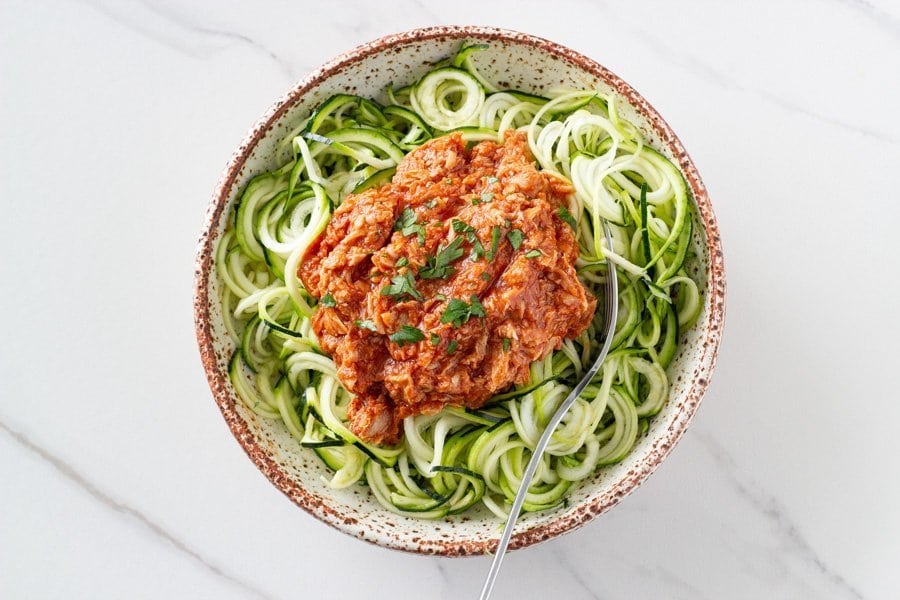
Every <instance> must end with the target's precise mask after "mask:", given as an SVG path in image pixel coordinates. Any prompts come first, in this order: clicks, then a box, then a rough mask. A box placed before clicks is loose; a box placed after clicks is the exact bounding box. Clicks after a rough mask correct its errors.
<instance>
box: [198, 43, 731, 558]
mask: <svg viewBox="0 0 900 600" xmlns="http://www.w3.org/2000/svg"><path fill="white" fill-rule="evenodd" d="M463 41H475V42H486V43H488V44H489V45H490V48H489V49H488V50H486V51H484V52H482V53H480V54H479V55H478V57H477V59H478V60H477V63H478V66H479V69H481V70H482V72H483V73H484V74H485V75H486V76H487V77H488V79H490V80H492V81H496V82H498V83H499V84H500V86H501V87H507V88H514V89H519V90H523V91H527V92H535V93H541V92H542V91H545V90H547V89H549V88H554V87H558V86H567V87H572V88H577V89H588V88H597V89H599V90H602V91H603V92H606V93H609V92H614V93H615V94H616V95H617V96H618V98H620V99H621V104H620V112H621V114H622V115H623V116H624V117H625V118H627V119H629V120H630V121H632V122H633V123H635V124H636V125H638V126H639V127H640V129H641V130H642V131H643V133H644V135H645V136H646V139H647V141H648V143H649V144H650V145H651V146H653V147H654V148H655V149H657V150H659V151H660V152H662V153H663V154H665V155H666V156H667V157H669V158H670V159H672V160H673V161H674V162H675V163H676V164H678V166H679V167H680V168H681V170H682V172H683V173H684V175H685V178H686V180H687V182H688V186H689V188H690V190H691V192H692V194H693V198H694V201H695V203H696V214H695V215H694V219H695V223H696V224H697V225H700V226H699V227H695V228H694V230H695V235H694V240H693V243H694V246H695V250H696V253H697V256H698V261H697V263H698V265H697V266H696V270H697V273H696V275H697V276H698V280H699V281H700V282H701V285H700V290H701V292H702V293H703V298H704V306H703V310H702V313H701V314H700V318H699V319H698V321H697V324H696V325H694V327H692V328H691V329H690V330H689V331H687V332H684V333H683V334H682V336H681V338H682V339H681V340H680V350H679V353H678V355H677V357H676V358H675V360H674V361H673V362H672V364H671V365H670V367H669V370H668V374H669V378H670V381H671V390H670V397H669V399H668V402H667V403H666V405H665V407H664V408H663V409H662V411H661V412H660V413H659V414H658V415H656V416H655V417H654V418H653V419H652V420H651V421H650V427H649V430H648V431H647V432H646V433H645V434H644V435H643V436H642V437H640V438H639V439H638V441H637V444H636V446H635V447H634V449H633V450H632V451H631V453H630V454H628V456H627V457H626V458H625V460H624V461H622V462H621V463H619V464H616V465H612V466H609V467H605V468H603V469H602V470H600V471H598V472H597V473H596V474H595V475H594V476H593V477H591V478H590V479H588V480H586V481H585V482H582V484H581V485H579V486H577V487H574V488H573V490H572V491H571V494H570V496H569V501H568V503H567V505H566V506H562V507H559V508H557V509H554V510H549V511H546V512H541V513H529V514H525V515H523V516H522V518H521V519H520V520H519V526H518V529H517V531H518V532H517V533H516V535H515V536H514V537H513V539H512V543H511V546H510V547H511V548H521V547H524V546H528V545H530V544H534V543H536V542H540V541H543V540H547V539H550V538H552V537H555V536H557V535H560V534H562V533H565V532H567V531H571V530H573V529H575V528H577V527H579V526H581V525H583V524H584V523H587V522H588V521H590V520H591V519H592V518H594V517H595V516H597V515H599V514H601V513H603V512H604V511H606V510H609V509H610V508H611V507H612V506H614V505H615V504H616V503H618V502H619V501H620V500H621V499H622V498H623V497H624V496H626V495H627V494H628V493H629V492H631V491H632V490H634V489H635V488H636V487H637V486H638V485H640V484H641V483H642V482H643V481H644V480H645V479H646V478H647V477H648V476H649V475H650V473H652V472H653V471H654V470H655V469H656V467H657V466H658V465H659V464H660V462H662V460H663V459H664V458H665V457H666V456H667V455H668V454H669V452H670V451H671V450H672V448H673V446H674V445H675V443H676V442H677V441H678V439H679V438H680V437H681V436H682V434H683V433H684V431H685V429H686V428H687V426H688V424H689V423H690V421H691V418H692V417H693V415H694V413H695V412H696V410H697V407H698V405H699V403H700V400H701V397H702V396H703V393H704V392H705V390H706V387H707V385H708V382H709V377H710V374H711V372H712V369H713V366H714V364H715V360H716V353H717V351H718V347H719V339H720V336H721V332H722V325H723V321H724V317H725V310H724V299H725V277H724V263H723V259H722V249H721V244H720V241H719V232H718V227H717V225H716V220H715V216H714V215H713V212H712V207H711V206H710V203H709V198H708V197H707V194H706V189H705V188H704V186H703V183H702V182H701V181H700V176H699V175H698V173H697V170H696V168H695V167H694V164H693V163H692V162H691V159H690V158H689V157H688V155H687V152H685V150H684V148H683V147H682V145H681V142H680V141H679V140H678V138H677V137H676V136H675V134H674V132H672V130H671V129H670V128H669V126H668V125H667V124H666V122H665V121H663V119H662V117H660V116H659V114H658V113H657V112H656V110H654V109H653V107H651V106H650V104H649V103H647V101H646V100H644V98H643V97H641V96H640V95H639V94H638V93H637V92H636V91H635V90H634V89H632V88H631V86H629V85H628V84H627V83H625V82H624V81H622V80H621V79H620V78H619V77H617V76H616V75H614V74H613V73H611V72H609V71H608V70H607V69H605V68H604V67H602V66H601V65H599V64H598V63H596V62H594V61H593V60H591V59H589V58H587V57H585V56H583V55H581V54H578V53H577V52H574V51H572V50H570V49H568V48H565V47H563V46H560V45H558V44H555V43H553V42H550V41H547V40H543V39H540V38H536V37H533V36H530V35H526V34H523V33H517V32H512V31H505V30H501V29H494V28H489V27H434V28H429V29H418V30H414V31H409V32H406V33H401V34H397V35H392V36H388V37H385V38H381V39H379V40H376V41H374V42H371V43H368V44H365V45H363V46H360V47H358V48H356V49H354V50H352V51H350V52H348V53H346V54H343V55H341V56H339V57H338V58H336V59H335V60H333V61H331V62H329V63H327V64H326V65H324V66H322V67H320V68H319V69H317V70H316V71H314V72H312V73H311V74H309V75H308V76H307V77H306V78H304V79H303V80H302V81H300V82H299V83H298V84H297V85H296V86H295V87H294V88H293V89H292V90H291V91H290V92H289V93H288V94H287V95H286V96H284V97H283V98H282V99H281V100H279V101H277V102H276V103H275V104H274V105H273V106H272V107H271V108H270V109H269V110H268V111H267V112H266V113H265V115H264V116H263V117H262V118H261V119H260V120H259V121H258V122H257V123H256V124H255V125H254V126H253V128H252V129H251V130H250V133H249V134H248V135H247V137H246V138H245V139H244V141H243V142H242V143H241V145H240V147H239V148H238V149H237V151H236V152H235V153H234V156H233V158H232V159H231V161H230V162H229V164H228V166H227V167H226V169H225V171H224V172H223V174H222V177H221V179H220V181H219V184H218V185H217V187H216V190H215V193H214V194H213V197H212V201H211V203H210V206H209V211H208V214H207V218H206V224H205V226H204V229H203V234H202V236H201V238H200V244H199V250H198V254H197V264H196V274H195V296H194V315H195V322H196V332H197V340H198V342H199V345H200V354H201V357H202V359H203V364H204V366H205V368H206V374H207V377H208V379H209V384H210V387H211V388H212V391H213V395H214V396H215V399H216V402H217V403H218V405H219V408H220V409H221V411H222V414H223V416H224V417H225V420H226V421H227V422H228V426H229V427H230V428H231V431H232V432H233V433H234V436H235V438H237V440H238V442H239V443H240V444H241V446H242V447H243V448H244V450H245V451H246V452H247V455H248V456H249V457H250V458H251V460H253V462H254V463H255V464H256V465H257V467H259V469H260V470H261V471H262V472H263V473H264V474H265V475H266V477H268V478H269V480H270V481H271V482H272V483H273V484H274V485H275V486H276V487H277V488H278V489H280V490H281V491H282V492H284V493H285V494H286V495H287V496H288V497H289V498H290V499H291V500H293V501H294V502H295V503H296V504H297V505H298V506H300V507H301V508H303V509H304V510H306V511H308V512H309V513H310V514H312V515H314V516H315V517H317V518H319V519H321V520H322V521H324V522H326V523H328V524H330V525H332V526H334V527H336V528H338V529H340V530H341V531H343V532H345V533H348V534H350V535H353V536H355V537H358V538H360V539H363V540H366V541H369V542H374V543H376V544H379V545H382V546H387V547H390V548H396V549H400V550H407V551H411V552H419V553H423V554H442V555H449V556H459V555H466V554H482V553H488V552H491V551H492V550H493V548H494V547H495V546H496V540H497V537H498V535H499V531H500V527H499V524H498V522H497V520H496V517H493V516H491V515H490V514H489V513H488V512H487V511H486V510H481V511H477V510H476V511H470V512H468V513H466V514H464V515H459V516H456V517H448V518H446V519H443V520H438V521H420V520H415V519H409V518H405V517H401V516H398V515H396V514H394V513H391V512H389V511H387V510H386V509H384V508H383V507H382V506H381V505H379V504H378V502H377V501H376V500H375V499H374V497H373V496H372V495H371V494H370V493H369V491H368V488H366V487H363V486H354V487H352V488H350V489H345V490H333V489H330V488H328V487H327V486H325V485H324V484H323V482H322V480H321V476H322V475H323V474H325V467H324V465H323V464H322V463H321V462H320V461H319V459H318V458H317V457H316V456H315V454H314V453H312V452H311V451H309V450H306V449H304V448H301V447H300V445H299V444H298V443H297V441H296V440H295V439H294V438H292V437H291V435H290V434H289V433H288V431H287V430H286V429H285V427H284V426H283V424H282V423H281V422H277V421H272V420H268V419H265V418H263V417H259V416H257V415H256V414H254V413H253V412H251V411H250V410H248V409H247V408H246V407H245V406H244V405H243V404H242V403H241V402H240V401H238V399H237V397H236V396H235V393H234V390H233V389H232V387H231V384H230V383H229V379H228V373H227V363H228V359H229V357H230V356H231V354H232V352H233V350H234V346H233V344H232V342H231V340H230V339H229V337H228V334H227V333H226V330H225V327H224V324H223V321H222V311H221V308H220V306H219V291H220V290H221V283H220V281H219V280H218V279H217V278H216V277H215V273H214V268H213V257H214V255H215V248H216V244H217V243H218V240H219V238H220V237H221V235H222V234H223V232H224V231H225V228H226V224H227V221H228V219H229V216H230V215H231V210H232V207H233V205H234V202H235V199H236V198H237V197H238V195H239V192H240V191H241V190H242V189H243V187H244V185H245V184H246V183H247V181H248V180H249V179H250V178H251V177H253V176H254V175H256V174H258V173H260V172H263V171H267V170H270V169H272V168H274V167H276V166H279V165H280V164H282V163H283V162H284V161H285V160H286V159H287V156H284V155H283V154H281V153H280V152H279V151H278V150H277V149H276V142H277V141H278V140H280V139H281V138H282V137H283V136H284V135H285V134H286V132H288V131H289V130H290V129H291V128H292V126H293V125H294V124H296V123H297V122H298V121H299V120H301V119H302V118H303V117H304V116H306V115H307V114H308V113H309V111H310V110H311V109H312V108H314V107H315V106H316V105H318V104H319V103H320V102H322V101H324V100H325V99H327V98H328V97H330V96H331V95H333V94H335V93H338V92H349V93H353V94H359V95H362V96H367V97H380V96H381V95H382V92H383V90H384V89H385V87H386V86H387V84H388V83H391V82H394V84H395V85H396V86H400V85H406V84H408V83H411V82H413V81H415V80H416V79H417V78H418V77H419V76H421V75H422V74H423V73H424V72H426V71H427V70H428V69H429V68H431V66H432V65H433V63H434V62H436V61H438V60H440V59H442V58H444V57H446V56H448V55H450V54H452V53H453V52H454V51H455V50H457V49H458V48H459V46H460V44H461V43H462V42H463Z"/></svg>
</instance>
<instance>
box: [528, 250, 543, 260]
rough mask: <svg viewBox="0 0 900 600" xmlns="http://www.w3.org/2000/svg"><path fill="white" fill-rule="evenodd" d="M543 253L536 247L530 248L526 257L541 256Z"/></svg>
mask: <svg viewBox="0 0 900 600" xmlns="http://www.w3.org/2000/svg"><path fill="white" fill-rule="evenodd" d="M542 254H543V252H541V251H540V250H538V249H537V248H535V249H534V250H529V251H528V252H526V253H525V258H537V257H538V256H540V255H542Z"/></svg>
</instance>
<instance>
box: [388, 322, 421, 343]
mask: <svg viewBox="0 0 900 600" xmlns="http://www.w3.org/2000/svg"><path fill="white" fill-rule="evenodd" d="M389 338H390V340H391V341H392V342H394V343H395V344H397V345H398V346H400V347H401V348H402V347H403V346H405V345H406V344H415V343H416V342H421V341H422V340H424V339H425V334H424V333H422V330H421V329H419V328H418V327H413V326H412V325H401V326H400V329H399V330H398V331H397V332H396V333H392V334H391V335H390V336H389Z"/></svg>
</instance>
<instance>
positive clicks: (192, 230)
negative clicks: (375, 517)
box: [0, 0, 900, 600]
mask: <svg viewBox="0 0 900 600" xmlns="http://www.w3.org/2000/svg"><path fill="white" fill-rule="evenodd" d="M450 5H452V6H448V5H447V4H446V3H429V2H420V1H416V0H402V1H398V2H396V3H391V4H390V8H387V7H388V6H389V5H388V4H387V3H381V4H367V3H364V2H361V1H355V2H316V3H312V2H299V1H296V2H277V3H276V2H267V3H253V4H252V5H251V4H249V3H248V4H245V5H238V4H236V3H220V2H213V1H211V0H206V1H205V2H197V3H184V2H176V1H169V2H159V3H151V2H146V3H143V2H117V1H113V0H108V1H99V0H98V1H90V2H84V3H81V2H71V3H67V2H24V1H23V2H11V1H9V0H7V1H4V2H2V3H0V164H2V168H0V173H2V177H0V203H2V207H3V209H4V211H3V216H2V217H0V248H2V254H3V257H4V258H3V259H2V260H0V307H2V314H3V315H4V321H3V322H4V325H3V330H4V336H3V337H4V339H5V341H4V343H3V344H2V345H0V373H2V379H0V380H2V385H0V480H2V482H3V484H2V491H0V597H2V598H92V599H93V598H216V599H226V598H272V599H275V598H278V599H287V598H316V597H323V598H324V597H327V598H391V599H392V600H404V599H412V598H471V597H473V595H474V593H475V591H476V590H477V588H478V587H479V586H480V582H481V578H482V577H483V575H484V573H485V570H486V568H487V566H488V560H487V559H486V558H475V559H437V558H423V557H418V556H411V555H405V554H400V553H396V552H391V551H388V550H384V549H381V548H377V547H374V546H371V545H368V544H364V543H361V542H359V541H357V540H354V539H351V538H349V537H346V536H344V535H342V534H340V533H338V532H337V531H335V530H333V529H331V528H329V527H327V526H325V525H323V524H322V523H320V522H318V521H316V520H315V519H313V518H312V517H310V516H308V515H307V514H306V513H304V512H303V511H301V510H299V509H297V508H296V507H295V506H294V505H292V504H291V503H290V502H289V501H288V500H287V499H286V498H285V497H284V496H282V495H281V494H280V493H279V492H278V491H277V490H276V489H275V488H274V487H273V486H272V485H270V484H269V482H268V481H266V480H265V478H264V477H263V476H262V475H261V474H260V473H259V472H258V471H257V470H256V468H255V467H254V466H253V465H252V463H251V462H250V461H249V460H247V458H246V457H245V456H244V454H243V451H242V450H241V449H240V448H239V446H238V445H237V443H235V441H234V439H233V438H232V436H231V434H230V433H229V432H228V429H227V428H226V426H225V423H224V421H223V420H222V418H221V417H220V415H219V413H218V410H217V408H216V407H215V405H214V403H213V401H212V398H211V395H210V393H209V390H208V388H207V385H206V381H205V379H204V376H203V372H202V368H201V365H200V361H199V358H198V353H197V349H196V344H195V340H194V333H193V323H192V315H191V289H192V276H193V272H192V269H193V256H194V248H195V241H196V238H197V236H198V233H199V230H200V225H201V223H202V219H203V214H204V210H205V207H206V203H207V201H208V198H209V196H210V193H211V191H212V188H213V184H214V183H215V181H216V178H217V177H218V175H219V172H220V170H221V168H222V167H223V166H224V164H225V162H226V161H227V159H228V158H229V157H230V155H231V152H232V149H233V148H234V147H235V146H236V145H237V143H238V141H239V140H240V139H241V137H242V136H243V134H244V132H245V131H246V130H247V129H248V127H249V126H250V124H251V123H252V122H253V121H254V120H255V119H256V117H257V116H259V115H260V114H261V113H262V112H263V110H264V109H265V108H266V107H267V106H268V105H269V104H270V102H271V101H272V100H273V99H274V98H275V97H277V96H279V95H280V94H282V93H283V92H284V91H286V90H287V89H288V87H289V86H290V85H291V84H292V82H294V81H295V80H296V79H297V78H299V77H301V76H302V75H303V74H305V73H306V72H307V71H309V70H310V69H311V68H314V67H315V66H317V65H318V64H320V63H321V62H323V61H325V60H326V59H328V58H330V57H332V56H334V55H336V54H337V53H339V52H342V51H344V50H347V49H349V48H351V47H353V46H355V45H357V44H358V43H361V42H364V41H368V40H370V39H373V38H375V37H378V36H380V35H382V34H386V33H390V32H396V31H400V30H405V29H409V28H413V27H418V26H426V25H434V24H447V23H466V22H469V23H478V24H490V25H497V26H502V27H508V28H512V29H518V30H522V31H527V32H530V33H534V34H537V35H540V36H543V37H547V38H550V39H553V40H556V41H558V42H561V43H563V44H566V45H568V46H571V47H573V48H575V49H577V50H580V51H582V52H584V53H586V54H588V55H590V56H592V57H594V58H596V59H597V60H599V61H600V62H602V63H604V64H605V65H607V66H608V67H610V68H611V69H612V70H614V71H615V72H616V73H618V74H619V75H621V76H623V77H624V78H625V79H626V80H628V81H629V82H631V83H632V84H633V85H634V86H635V87H636V88H637V89H638V90H639V91H640V92H642V93H643V94H644V95H645V96H646V97H647V98H648V99H649V100H650V101H651V102H652V103H653V104H654V105H655V106H656V107H657V108H658V109H659V111H660V112H661V113H662V114H663V115H664V116H665V118H666V119H667V120H668V121H669V122H670V123H671V124H672V126H673V127H674V129H675V130H676V131H677V132H678V134H679V135H680V136H681V138H682V140H683V141H684V143H685V145H686V147H687V148H688V150H689V151H690V152H691V154H692V156H693V158H694V160H695V162H696V163H697V165H698V167H699V168H700V171H701V173H702V175H703V177H704V180H705V182H706V184H707V186H708V187H709V189H710V195H711V197H712V200H713V204H714V206H715V207H716V211H717V214H718V217H719V221H720V225H721V228H722V234H723V240H724V244H725V252H726V261H727V268H728V319H727V321H728V322H727V326H726V331H725V340H724V344H723V346H722V350H721V353H720V356H719V366H718V369H717V372H716V374H715V377H714V380H713V385H712V387H711V389H710V391H709V393H708V395H707V397H706V400H705V402H704V404H703V406H702V407H701V410H700V412H699V415H698V417H697V419H696V421H695V423H694V425H693V426H692V428H691V429H690V430H689V431H688V433H687V435H686V436H685V437H684V439H683V440H682V442H681V443H680V445H679V446H678V448H677V449H676V450H675V452H674V453H673V454H672V456H671V457H670V458H669V459H668V460H667V461H666V462H665V464H663V466H662V467H661V468H660V469H659V471H658V472H657V473H656V474H655V475H654V476H653V477H652V478H650V480H649V481H648V482H647V483H645V484H644V485H643V486H642V487H641V488H640V489H639V490H638V491H637V492H636V493H635V494H633V495H632V496H630V497H629V498H627V499H626V500H625V501H624V502H622V504H621V505H620V506H618V507H616V508H615V509H614V510H612V511H611V512H610V513H608V514H607V515H605V516H603V517H602V518H600V519H598V520H596V521H595V522H594V523H592V524H590V525H589V526H587V527H585V528H583V529H581V530H579V531H577V532H575V533H572V534H570V535H566V536H564V537H562V538H560V539H557V540H554V541H551V542H549V543H545V544H542V545H540V546H538V547H535V548H532V549H530V550H527V551H523V552H516V553H514V554H512V555H511V556H510V557H509V559H508V560H507V562H506V564H505V567H504V571H503V573H502V575H501V579H500V582H499V584H498V587H497V597H498V598H525V599H528V598H539V597H553V598H602V599H604V600H606V599H632V598H684V599H692V600H693V599H702V598H708V599H717V600H718V599H722V598H748V599H751V598H752V599H758V598H776V599H777V598H791V599H794V598H810V599H813V598H815V599H819V598H840V599H843V598H865V599H873V600H874V599H877V598H897V597H898V595H900V568H898V567H900V475H898V467H897V464H896V460H897V458H898V455H900V435H898V433H897V432H898V426H900V403H898V398H897V396H898V394H897V390H898V389H900V376H898V373H900V368H898V366H897V360H898V358H900V355H898V350H897V348H898V339H900V325H898V324H900V319H898V313H897V307H898V292H900V286H898V284H897V273H898V267H900V261H898V259H897V247H898V246H897V243H896V241H895V237H894V236H893V235H892V234H894V233H895V232H896V228H897V227H898V226H900V218H898V217H900V209H898V206H900V201H898V191H897V190H898V186H897V184H896V179H894V178H895V177H896V175H897V173H898V165H900V116H898V114H900V113H898V107H900V76H898V74H900V7H898V5H897V4H896V3H893V2H891V1H890V0H880V1H879V2H875V3H870V1H869V0H820V1H804V2H793V3H785V2H774V1H771V2H763V3H713V2H701V1H697V0H695V1H691V2H677V3H676V2H661V1H660V2H652V3H644V2H632V3H595V2H568V1H563V0H555V1H554V2H552V3H551V2H547V3H536V2H484V1H481V2H472V1H469V0H456V1H455V2H452V3H450Z"/></svg>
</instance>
